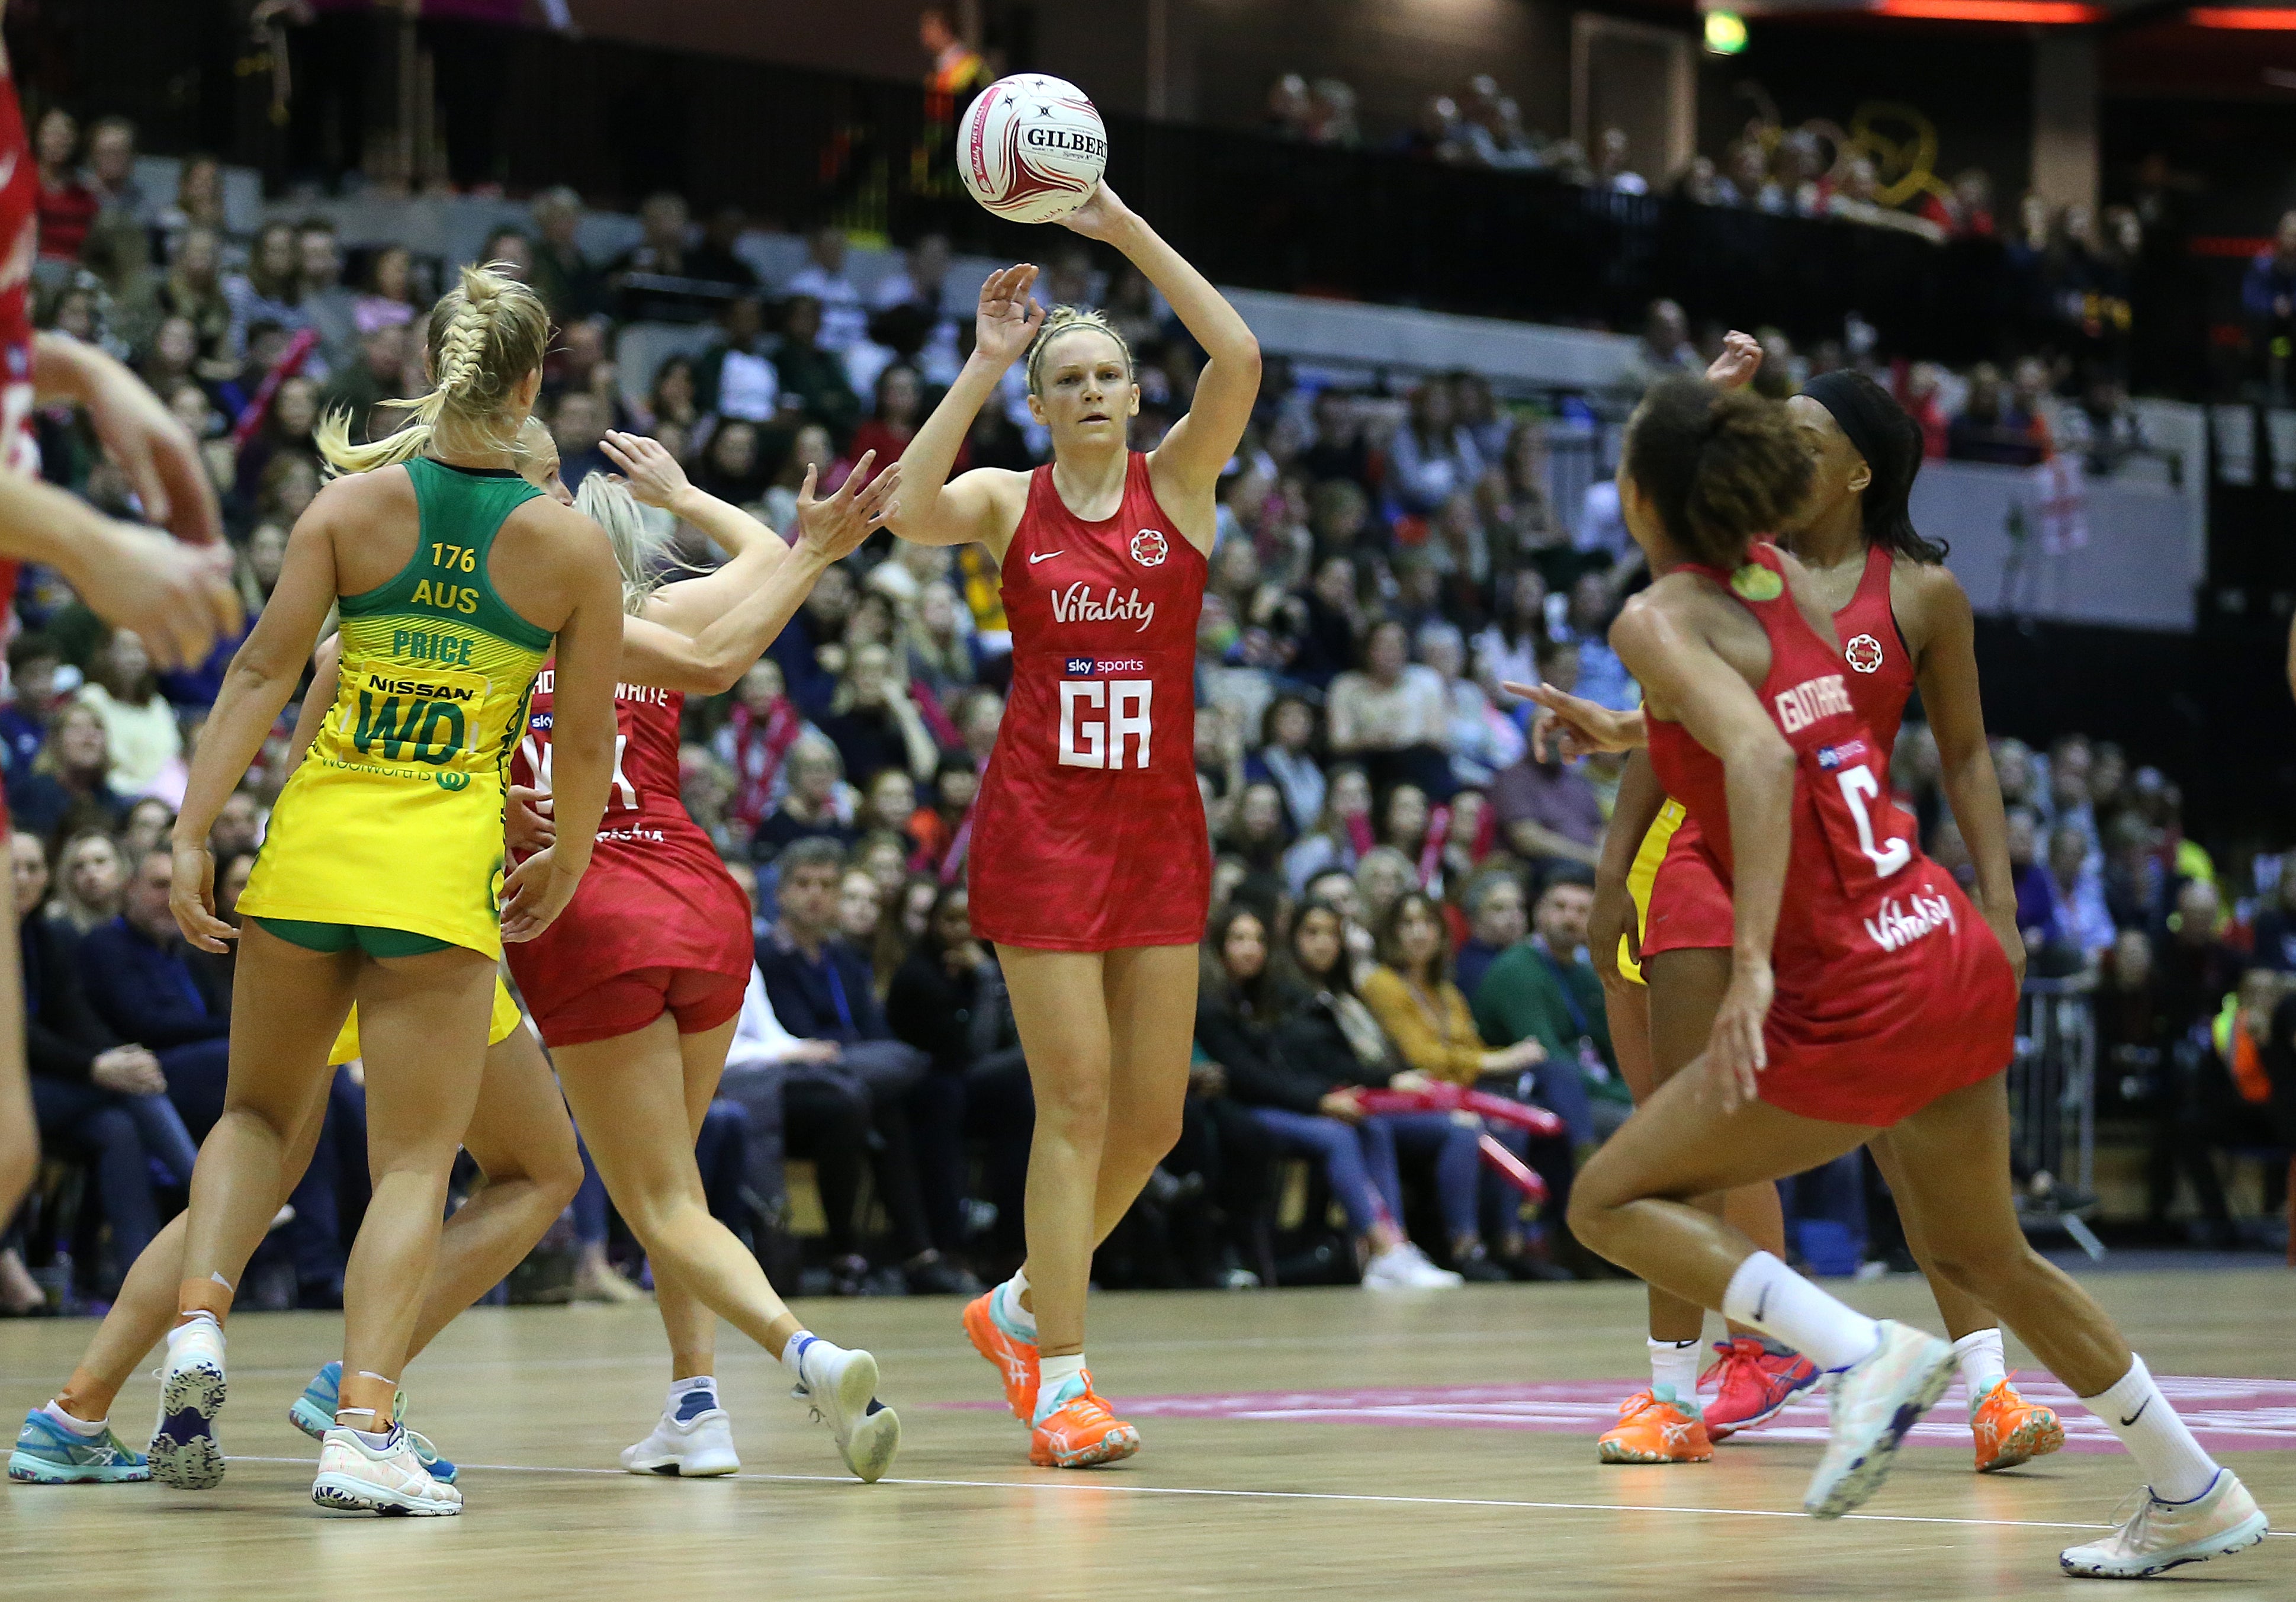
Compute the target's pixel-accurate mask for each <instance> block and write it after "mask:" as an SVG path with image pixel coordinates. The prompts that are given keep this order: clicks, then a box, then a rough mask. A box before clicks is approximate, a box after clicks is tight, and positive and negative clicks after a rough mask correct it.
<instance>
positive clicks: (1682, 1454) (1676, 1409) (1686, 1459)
mask: <svg viewBox="0 0 2296 1602" xmlns="http://www.w3.org/2000/svg"><path fill="white" fill-rule="evenodd" d="M1694 1407H1695V1404H1694V1403H1693V1406H1692V1408H1685V1407H1684V1406H1683V1405H1682V1404H1681V1402H1680V1401H1677V1399H1676V1397H1675V1394H1674V1391H1673V1388H1672V1387H1671V1386H1669V1387H1668V1390H1667V1393H1666V1394H1665V1395H1664V1396H1659V1395H1655V1394H1653V1393H1651V1392H1648V1391H1637V1392H1636V1393H1634V1394H1633V1395H1632V1396H1629V1397H1628V1398H1627V1399H1626V1401H1622V1402H1620V1404H1619V1423H1618V1426H1617V1427H1616V1428H1615V1429H1612V1430H1611V1432H1610V1433H1609V1434H1605V1435H1604V1436H1603V1438H1602V1439H1601V1440H1600V1441H1598V1442H1595V1457H1596V1458H1600V1459H1601V1460H1602V1461H1603V1462H1605V1463H1711V1462H1712V1461H1713V1460H1714V1443H1713V1442H1712V1441H1711V1440H1710V1439H1709V1437H1708V1434H1707V1429H1706V1425H1705V1422H1704V1421H1703V1420H1702V1419H1701V1418H1700V1417H1699V1416H1698V1414H1697V1413H1696V1412H1695V1411H1694V1410H1693V1409H1694Z"/></svg>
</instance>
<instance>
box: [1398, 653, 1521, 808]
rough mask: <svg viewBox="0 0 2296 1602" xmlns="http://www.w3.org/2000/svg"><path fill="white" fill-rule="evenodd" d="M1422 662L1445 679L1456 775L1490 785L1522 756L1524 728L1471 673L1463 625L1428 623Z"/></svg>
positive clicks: (1462, 781) (1464, 782)
mask: <svg viewBox="0 0 2296 1602" xmlns="http://www.w3.org/2000/svg"><path fill="white" fill-rule="evenodd" d="M1419 660H1420V661H1422V662H1423V663H1425V664H1426V665H1427V667H1428V668H1429V669H1431V670H1433V671H1434V672H1435V673H1436V674H1437V675H1438V676H1439V678H1441V679H1442V680H1443V694H1444V698H1445V700H1446V701H1447V702H1448V703H1449V712H1450V734H1449V739H1448V744H1449V746H1450V751H1451V776H1452V778H1453V779H1454V780H1456V782H1457V783H1458V784H1459V785H1488V784H1489V783H1490V781H1491V776H1492V775H1493V774H1495V773H1497V771H1498V770H1499V769H1500V768H1505V767H1506V766H1508V765H1509V764H1510V763H1512V762H1513V761H1514V760H1516V759H1518V758H1520V757H1521V755H1522V751H1523V738H1522V729H1521V727H1520V726H1519V725H1518V724H1516V722H1515V721H1514V719H1512V718H1508V717H1506V716H1505V715H1503V714H1502V713H1501V712H1500V711H1498V709H1497V708H1496V707H1494V706H1493V705H1492V704H1491V701H1490V697H1489V696H1488V695H1486V694H1484V693H1483V687H1482V686H1480V685H1479V684H1477V683H1476V682H1475V681H1474V680H1473V679H1472V678H1468V677H1467V645H1466V640H1465V638H1464V636H1462V635H1461V634H1460V632H1459V628H1458V625H1457V624H1456V623H1451V622H1447V621H1445V622H1434V623H1429V624H1426V625H1424V626H1423V627H1422V628H1421V629H1420V630H1419Z"/></svg>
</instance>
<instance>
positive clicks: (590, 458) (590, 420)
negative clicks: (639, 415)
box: [550, 390, 707, 489]
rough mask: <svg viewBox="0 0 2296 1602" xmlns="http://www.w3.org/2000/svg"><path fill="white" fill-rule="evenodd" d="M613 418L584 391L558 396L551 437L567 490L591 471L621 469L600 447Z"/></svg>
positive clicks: (574, 486)
mask: <svg viewBox="0 0 2296 1602" xmlns="http://www.w3.org/2000/svg"><path fill="white" fill-rule="evenodd" d="M612 421H613V419H612V417H611V415H609V414H608V413H607V410H606V406H605V403H604V402H603V401H602V400H600V399H599V398H597V397H596V396H595V395H593V394H592V393H590V391H589V390H567V391H566V393H564V394H563V395H561V396H560V397H559V398H558V405H557V406H556V407H553V409H552V411H551V414H550V438H551V440H552V441H553V443H555V444H556V445H557V447H558V476H559V477H560V478H561V479H562V481H564V482H565V484H566V486H567V488H568V489H580V488H581V487H582V481H583V480H584V479H586V478H588V477H589V476H590V475H591V474H592V473H594V472H603V473H607V474H612V473H615V472H619V471H620V470H619V468H617V467H616V466H615V465H614V464H613V463H612V461H611V460H610V459H609V458H608V457H607V456H606V453H605V452H604V451H603V450H601V449H600V448H599V441H600V440H603V439H604V438H605V437H606V429H607V427H608V425H609V424H611V423H612ZM696 476H697V477H706V476H707V475H706V474H699V475H696Z"/></svg>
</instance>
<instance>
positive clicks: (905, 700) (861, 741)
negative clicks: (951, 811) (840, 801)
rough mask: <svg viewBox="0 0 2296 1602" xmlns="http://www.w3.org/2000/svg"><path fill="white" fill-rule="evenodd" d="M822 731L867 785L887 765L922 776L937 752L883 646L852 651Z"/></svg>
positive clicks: (847, 768) (854, 777) (928, 773)
mask: <svg viewBox="0 0 2296 1602" xmlns="http://www.w3.org/2000/svg"><path fill="white" fill-rule="evenodd" d="M821 732H822V733H823V734H824V735H828V736H829V739H830V741H831V742H832V743H833V744H835V745H836V747H837V750H838V753H839V754H840V756H842V757H843V758H844V760H845V771H846V773H847V775H848V776H849V777H850V778H851V779H852V781H853V782H854V783H855V784H857V785H861V786H863V787H866V786H867V785H868V784H869V782H870V781H871V780H872V779H873V778H875V777H876V776H877V775H878V774H880V773H881V772H883V771H884V770H886V769H887V768H901V769H904V770H906V772H907V773H909V774H910V775H911V776H913V777H914V778H916V779H919V780H922V779H925V778H927V777H929V776H931V773H932V770H933V764H934V762H935V761H936V760H938V759H939V752H937V751H936V750H935V748H934V745H933V740H932V735H931V734H930V733H929V732H928V731H927V730H926V728H925V725H924V719H922V717H921V716H919V714H918V712H917V707H916V703H915V702H914V701H912V700H910V699H909V692H908V686H906V684H905V683H903V682H902V681H901V679H900V678H899V677H898V675H897V674H896V672H895V670H894V662H893V653H892V652H891V651H890V649H889V648H887V647H886V646H884V645H860V646H857V647H856V648H855V649H854V650H853V653H852V660H851V661H849V663H848V664H847V665H846V670H845V671H844V672H843V673H842V674H841V675H840V676H839V678H838V683H837V693H836V694H835V695H833V696H832V698H831V700H830V702H829V715H828V716H827V717H826V718H824V719H822V720H821Z"/></svg>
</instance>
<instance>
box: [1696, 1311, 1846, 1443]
mask: <svg viewBox="0 0 2296 1602" xmlns="http://www.w3.org/2000/svg"><path fill="white" fill-rule="evenodd" d="M1714 1350H1715V1351H1718V1352H1720V1353H1721V1354H1722V1355H1721V1356H1720V1357H1718V1358H1717V1359H1716V1360H1714V1362H1713V1364H1712V1365H1711V1366H1710V1367H1709V1368H1707V1370H1706V1372H1705V1373H1703V1374H1702V1375H1700V1376H1698V1386H1699V1389H1700V1390H1704V1389H1705V1388H1706V1386H1707V1385H1708V1384H1713V1386H1714V1400H1713V1401H1710V1402H1708V1403H1707V1404H1706V1433H1707V1434H1708V1435H1709V1436H1710V1437H1711V1438H1712V1439H1714V1440H1716V1441H1727V1440H1728V1439H1729V1438H1730V1437H1731V1436H1733V1435H1734V1434H1737V1433H1738V1432H1739V1431H1740V1430H1750V1429H1752V1428H1753V1427H1754V1426H1755V1425H1758V1424H1767V1423H1768V1422H1769V1421H1770V1420H1771V1419H1773V1418H1775V1417H1777V1416H1778V1409H1781V1408H1783V1407H1784V1406H1785V1405H1786V1403H1788V1402H1790V1401H1792V1400H1793V1399H1794V1398H1795V1397H1796V1396H1798V1395H1800V1393H1802V1392H1804V1391H1807V1390H1808V1389H1809V1388H1810V1387H1811V1386H1812V1385H1814V1384H1817V1365H1816V1363H1813V1362H1811V1361H1810V1360H1808V1358H1806V1357H1804V1356H1802V1354H1801V1353H1800V1352H1799V1351H1786V1350H1784V1348H1782V1347H1775V1346H1772V1345H1771V1344H1770V1343H1767V1342H1766V1341H1764V1340H1763V1339H1762V1338H1761V1336H1759V1335H1739V1336H1737V1337H1735V1338H1734V1339H1732V1340H1727V1341H1717V1342H1715V1343H1714Z"/></svg>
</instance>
